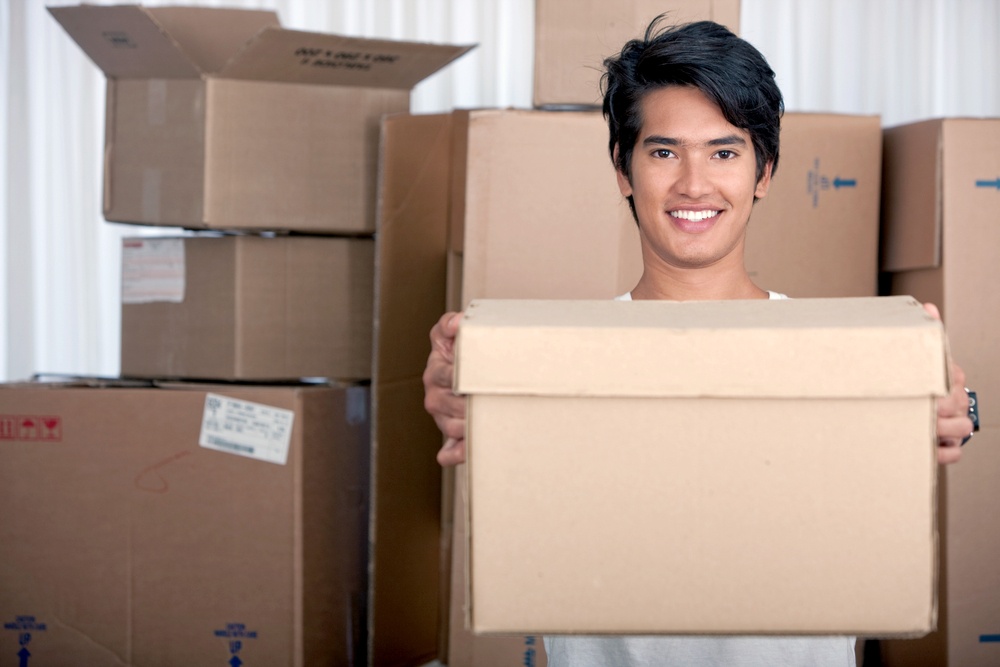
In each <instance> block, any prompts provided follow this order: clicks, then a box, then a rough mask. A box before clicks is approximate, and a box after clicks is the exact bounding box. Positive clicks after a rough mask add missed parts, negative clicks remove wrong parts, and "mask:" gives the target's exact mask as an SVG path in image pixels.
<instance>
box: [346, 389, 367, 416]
mask: <svg viewBox="0 0 1000 667" xmlns="http://www.w3.org/2000/svg"><path fill="white" fill-rule="evenodd" d="M346 411H347V423H348V424H351V425H352V426H353V425H355V424H363V423H365V422H366V421H368V390H367V389H366V388H364V387H348V388H347V410H346Z"/></svg>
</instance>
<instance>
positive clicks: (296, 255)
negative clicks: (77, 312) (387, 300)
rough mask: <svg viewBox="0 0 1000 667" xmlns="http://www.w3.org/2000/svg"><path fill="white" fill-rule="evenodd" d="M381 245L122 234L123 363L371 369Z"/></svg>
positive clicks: (210, 372) (343, 371) (293, 371)
mask: <svg viewBox="0 0 1000 667" xmlns="http://www.w3.org/2000/svg"><path fill="white" fill-rule="evenodd" d="M374 255H375V242H374V241H373V240H372V239H371V238H337V237H323V236H316V237H305V236H278V237H274V238H268V237H261V236H221V237H193V236H188V237H178V238H162V237H156V238H127V239H124V240H123V242H122V351H121V372H122V374H123V375H125V376H130V377H152V378H186V379H211V380H257V381H262V380H288V379H297V378H303V377H325V378H336V379H341V380H354V379H369V378H370V377H371V364H372V361H371V358H372V352H371V350H372V308H373V306H372V301H373V298H374V297H373V289H374V287H373V283H374V279H375V268H374Z"/></svg>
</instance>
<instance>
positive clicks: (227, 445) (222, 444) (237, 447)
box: [206, 435, 253, 454]
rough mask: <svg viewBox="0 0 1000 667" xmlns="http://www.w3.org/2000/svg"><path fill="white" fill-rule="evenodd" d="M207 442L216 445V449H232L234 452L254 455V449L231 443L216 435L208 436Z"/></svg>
mask: <svg viewBox="0 0 1000 667" xmlns="http://www.w3.org/2000/svg"><path fill="white" fill-rule="evenodd" d="M206 440H207V441H208V443H209V444H211V445H215V446H216V447H225V448H226V449H231V450H233V451H234V452H240V453H241V454H253V447H249V446H247V445H240V444H238V443H235V442H230V441H229V440H225V439H223V438H219V437H217V436H214V435H210V436H207V437H206Z"/></svg>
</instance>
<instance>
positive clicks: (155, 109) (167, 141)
mask: <svg viewBox="0 0 1000 667" xmlns="http://www.w3.org/2000/svg"><path fill="white" fill-rule="evenodd" d="M49 11H50V12H51V13H52V15H53V16H54V17H55V19H56V20H57V21H59V23H60V24H61V25H62V26H63V27H64V28H65V29H66V31H67V32H68V33H69V34H70V36H71V37H72V38H73V39H74V40H76V42H77V43H79V45H80V47H81V48H82V49H83V50H84V51H85V52H86V54H87V55H88V56H89V57H90V58H91V60H93V61H94V63H95V64H96V65H97V66H98V67H100V68H101V70H102V71H103V72H104V73H105V74H106V75H107V78H108V92H107V124H106V130H105V164H104V169H105V174H104V186H105V190H104V217H105V218H106V219H107V220H111V221H115V222H130V223H141V224H149V225H167V226H180V227H188V228H195V229H197V228H213V229H269V230H294V231H302V232H324V233H371V232H373V231H374V230H375V190H376V175H377V166H376V161H377V156H378V141H379V139H378V135H379V123H380V120H381V117H382V116H383V115H384V114H386V113H390V112H397V111H405V110H407V109H409V100H410V89H411V88H413V86H415V85H416V84H417V83H418V82H419V81H421V80H423V79H424V78H426V77H427V76H430V75H431V74H433V73H434V72H436V71H437V70H439V69H440V68H442V67H444V66H445V65H447V64H448V63H450V62H451V61H452V60H454V59H455V58H458V57H459V56H461V55H462V54H464V53H465V52H466V51H468V50H469V48H471V47H468V46H450V45H437V44H421V43H414V42H402V41H390V40H377V39H363V38H356V37H345V36H340V35H330V34H323V33H313V32H303V31H296V30H285V29H283V28H281V27H280V26H279V25H278V16H277V14H275V13H274V12H271V11H256V10H241V9H219V8H210V7H174V6H165V7H142V6H139V5H116V6H98V5H80V6H68V7H51V8H49Z"/></svg>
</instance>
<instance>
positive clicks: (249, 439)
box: [198, 394, 295, 465]
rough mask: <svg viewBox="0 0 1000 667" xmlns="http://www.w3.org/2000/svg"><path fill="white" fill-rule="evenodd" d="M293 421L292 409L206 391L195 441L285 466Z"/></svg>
mask: <svg viewBox="0 0 1000 667" xmlns="http://www.w3.org/2000/svg"><path fill="white" fill-rule="evenodd" d="M294 420H295V413H294V412H292V411H291V410H285V409H282V408H275V407H272V406H270V405H263V404H262V403H252V402H250V401H239V400H236V399H232V398H228V397H226V396H220V395H219V394H208V395H206V396H205V413H204V415H202V420H201V436H200V437H199V438H198V444H199V445H201V446H202V447H206V448H208V449H215V450H218V451H220V452H229V453H230V454H239V455H240V456H248V457H250V458H254V459H258V460H260V461H267V462H268V463H277V464H279V465H285V462H286V461H287V460H288V445H289V443H290V442H291V439H292V422H293V421H294Z"/></svg>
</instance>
